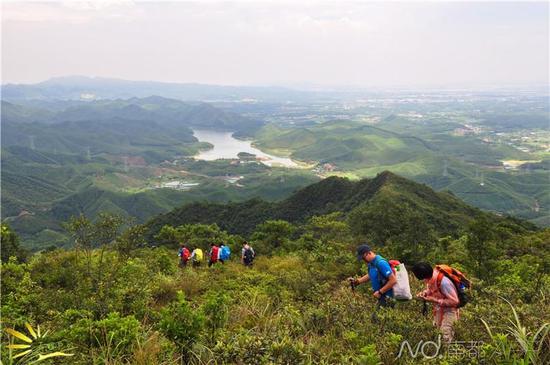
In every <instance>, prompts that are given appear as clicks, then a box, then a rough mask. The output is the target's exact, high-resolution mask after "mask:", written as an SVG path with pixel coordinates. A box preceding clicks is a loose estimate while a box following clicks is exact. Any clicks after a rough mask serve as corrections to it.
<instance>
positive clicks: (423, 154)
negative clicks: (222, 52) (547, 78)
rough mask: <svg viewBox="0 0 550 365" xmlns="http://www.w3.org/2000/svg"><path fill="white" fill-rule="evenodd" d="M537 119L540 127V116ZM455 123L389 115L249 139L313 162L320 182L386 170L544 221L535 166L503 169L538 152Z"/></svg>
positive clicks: (542, 187) (541, 177)
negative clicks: (462, 132)
mask: <svg viewBox="0 0 550 365" xmlns="http://www.w3.org/2000/svg"><path fill="white" fill-rule="evenodd" d="M491 118H493V119H494V118H496V117H491ZM537 118H538V119H537V120H538V121H539V122H540V118H543V117H542V116H539V117H537ZM454 119H456V118H454ZM493 119H492V120H493ZM543 119H544V118H543ZM461 123H464V122H460V123H459V122H458V121H449V120H445V119H443V118H440V117H434V118H423V119H422V120H421V121H420V122H418V121H414V120H411V119H408V118H405V117H401V116H396V115H390V116H387V117H385V118H383V119H382V120H381V121H380V122H379V123H377V124H365V123H364V122H359V121H348V120H335V121H328V122H323V123H318V124H315V125H311V126H307V127H289V126H286V125H285V126H280V125H274V124H269V125H266V126H264V127H263V128H262V129H260V130H259V131H258V132H257V133H256V138H257V139H258V141H257V142H256V145H257V146H259V147H261V148H264V149H266V150H267V151H269V152H272V153H283V154H286V155H289V156H291V157H292V158H295V159H298V160H304V161H316V162H318V163H319V165H320V166H323V165H324V164H329V165H330V170H327V169H326V168H325V167H321V168H320V169H319V174H320V175H321V176H330V175H338V176H348V177H352V178H356V179H358V178H363V177H372V176H375V175H376V174H378V173H380V172H382V171H384V170H390V171H392V172H394V173H397V174H400V175H403V176H406V177H409V178H411V179H414V180H415V181H418V182H422V183H426V184H428V185H429V186H431V187H433V188H434V189H437V190H448V191H452V192H453V193H454V194H455V195H457V196H458V197H460V198H461V199H463V200H465V201H466V202H468V203H469V204H472V205H474V206H477V207H479V208H482V209H485V210H489V211H494V212H498V213H500V214H507V215H514V216H519V217H523V218H526V219H531V220H533V221H534V222H538V223H542V222H545V221H547V220H548V216H549V211H548V207H549V206H550V200H549V199H550V192H549V189H548V174H547V172H546V171H545V170H543V169H540V168H539V165H538V164H530V165H526V166H529V170H528V171H527V170H526V168H527V167H526V168H524V169H523V170H516V171H505V168H504V167H503V162H502V161H504V160H509V159H514V160H530V159H536V158H537V156H539V155H540V153H537V154H531V153H527V152H523V151H519V150H518V149H517V148H514V147H511V146H510V145H508V144H506V143H502V142H501V141H500V142H499V141H491V140H489V139H490V138H494V137H493V135H492V134H491V133H487V137H486V135H485V134H481V133H482V132H477V131H478V129H473V128H478V127H477V126H478V125H480V124H475V126H471V127H468V128H472V129H464V128H466V127H464V126H463V124H461ZM537 125H538V124H537ZM537 125H535V126H534V128H536V126H537ZM479 128H481V127H479ZM483 128H487V127H485V126H484V127H483ZM462 129H464V130H466V131H467V132H468V133H467V134H466V135H456V133H455V131H456V130H462ZM479 130H482V129H479ZM470 131H472V132H471V133H470ZM473 131H476V133H480V135H475V134H473V133H474V132H473ZM518 139H519V138H518Z"/></svg>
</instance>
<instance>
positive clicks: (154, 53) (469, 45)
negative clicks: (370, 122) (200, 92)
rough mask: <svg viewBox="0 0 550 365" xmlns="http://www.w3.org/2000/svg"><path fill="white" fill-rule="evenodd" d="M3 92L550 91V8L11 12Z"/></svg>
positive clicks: (6, 22)
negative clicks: (98, 83) (97, 86)
mask: <svg viewBox="0 0 550 365" xmlns="http://www.w3.org/2000/svg"><path fill="white" fill-rule="evenodd" d="M1 10H2V37H1V41H2V57H1V61H2V83H35V82H40V81H44V80H46V79H48V78H51V77H59V76H67V75H85V76H100V77H113V78H121V79H128V80H155V81H166V82H196V83H206V84H223V85H283V86H293V85H294V86H299V85H325V86H354V87H385V86H467V85H514V84H546V83H548V82H549V81H548V80H549V43H550V41H549V3H548V2H538V3H510V2H498V3H497V2H483V3H475V2H453V3H448V2H406V3H398V2H384V3H377V2H347V1H338V2H334V1H323V2H319V1H293V2H281V1H277V2H267V1H257V2H251V1H247V2H216V1H205V2H160V1H156V2H134V1H108V2H107V1H93V2H74V1H69V2H16V1H3V2H2V8H1Z"/></svg>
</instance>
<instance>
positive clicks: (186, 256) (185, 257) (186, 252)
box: [181, 247, 191, 261]
mask: <svg viewBox="0 0 550 365" xmlns="http://www.w3.org/2000/svg"><path fill="white" fill-rule="evenodd" d="M189 256H191V253H190V252H189V249H188V248H187V247H184V248H183V252H182V253H181V260H182V261H187V260H189Z"/></svg>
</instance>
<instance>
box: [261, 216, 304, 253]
mask: <svg viewBox="0 0 550 365" xmlns="http://www.w3.org/2000/svg"><path fill="white" fill-rule="evenodd" d="M294 231H295V227H294V226H293V225H292V224H290V223H288V222H287V221H283V220H270V221H265V222H264V223H262V224H259V225H258V226H257V227H256V230H255V231H254V233H253V234H252V241H254V244H255V245H256V248H257V250H258V251H260V252H262V251H263V252H265V253H272V252H273V251H274V250H276V249H279V248H282V247H284V246H285V245H287V244H288V242H289V241H290V238H291V237H292V234H293V233H294Z"/></svg>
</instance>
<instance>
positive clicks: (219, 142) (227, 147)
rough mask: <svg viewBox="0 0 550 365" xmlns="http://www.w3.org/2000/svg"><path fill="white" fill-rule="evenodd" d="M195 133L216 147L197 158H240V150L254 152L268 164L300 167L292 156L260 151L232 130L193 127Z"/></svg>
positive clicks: (201, 153)
mask: <svg viewBox="0 0 550 365" xmlns="http://www.w3.org/2000/svg"><path fill="white" fill-rule="evenodd" d="M193 134H194V135H195V137H197V139H198V140H199V141H201V142H208V143H210V144H211V145H213V146H214V148H212V149H209V150H207V151H201V152H199V154H197V155H195V156H194V157H195V159H197V160H207V161H212V160H217V159H222V158H224V159H230V158H238V156H237V154H238V153H239V152H247V153H252V154H254V155H256V157H258V158H259V159H260V160H261V162H262V163H264V164H266V165H268V166H274V165H275V166H276V165H279V166H285V167H298V164H297V163H296V162H294V161H292V160H291V159H290V158H286V157H277V156H273V155H270V154H267V153H264V152H262V151H260V150H259V149H257V148H254V147H253V146H252V141H243V140H240V139H236V138H235V137H233V133H232V132H221V131H214V130H206V129H193Z"/></svg>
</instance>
